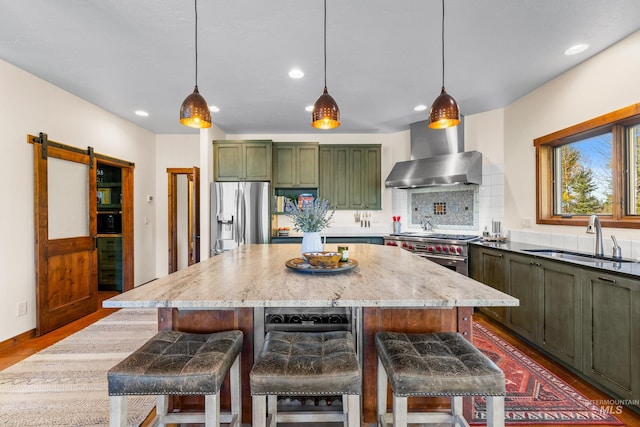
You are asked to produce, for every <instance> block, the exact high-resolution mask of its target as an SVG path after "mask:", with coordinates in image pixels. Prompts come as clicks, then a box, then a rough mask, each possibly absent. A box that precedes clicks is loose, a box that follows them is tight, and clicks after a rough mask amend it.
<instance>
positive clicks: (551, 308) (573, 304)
mask: <svg viewBox="0 0 640 427" xmlns="http://www.w3.org/2000/svg"><path fill="white" fill-rule="evenodd" d="M539 263H540V264H539V265H540V267H539V268H541V269H542V277H543V278H542V288H543V289H542V293H543V295H544V301H543V302H542V308H543V311H542V324H541V325H539V328H540V335H539V337H538V338H539V345H540V347H541V348H542V349H543V350H546V351H547V352H549V353H551V354H552V355H554V356H555V357H557V358H558V359H559V360H561V361H563V362H565V363H566V364H568V365H570V366H573V367H575V368H578V369H580V367H581V366H582V311H581V308H582V288H581V283H580V277H581V276H580V271H581V269H580V267H577V266H573V265H571V264H567V263H561V262H553V261H545V260H541V261H539Z"/></svg>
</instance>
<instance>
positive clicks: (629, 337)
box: [582, 270, 640, 401]
mask: <svg viewBox="0 0 640 427" xmlns="http://www.w3.org/2000/svg"><path fill="white" fill-rule="evenodd" d="M582 290H583V306H582V309H583V311H582V313H583V322H582V325H583V339H584V342H583V344H584V345H583V358H584V360H583V369H582V371H583V373H584V374H585V375H587V376H588V377H589V378H591V379H593V380H594V381H596V382H597V383H598V384H601V385H602V386H604V387H605V388H607V389H609V390H610V391H612V392H614V393H615V394H616V395H618V396H620V397H621V398H623V399H632V400H635V401H638V399H640V356H639V355H640V283H639V282H638V281H637V280H633V279H630V278H626V277H622V276H614V275H609V274H602V273H599V272H596V271H590V270H583V272H582Z"/></svg>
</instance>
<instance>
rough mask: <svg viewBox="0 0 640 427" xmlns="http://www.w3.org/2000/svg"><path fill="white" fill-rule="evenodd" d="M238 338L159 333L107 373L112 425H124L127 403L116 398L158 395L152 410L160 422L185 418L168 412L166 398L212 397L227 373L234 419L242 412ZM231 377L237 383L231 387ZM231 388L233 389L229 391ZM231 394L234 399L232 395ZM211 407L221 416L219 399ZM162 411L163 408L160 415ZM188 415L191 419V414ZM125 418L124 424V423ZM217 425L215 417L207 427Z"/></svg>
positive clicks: (233, 335) (231, 334) (233, 334)
mask: <svg viewBox="0 0 640 427" xmlns="http://www.w3.org/2000/svg"><path fill="white" fill-rule="evenodd" d="M242 338H243V337H242V331H224V332H217V333H211V334H193V333H186V332H178V331H161V332H158V333H157V334H156V335H155V336H153V337H152V338H151V339H150V340H149V341H147V342H146V343H145V344H144V345H143V346H142V347H140V348H139V349H138V350H136V351H135V352H133V353H132V354H131V355H129V356H128V357H127V358H126V359H124V360H123V361H122V362H120V363H118V364H117V365H116V366H114V367H113V368H111V369H110V370H109V372H108V373H107V380H108V383H109V395H110V396H111V405H112V411H111V425H123V424H121V423H122V422H124V423H125V424H124V425H126V400H122V399H118V397H120V396H128V395H158V396H162V397H160V398H159V400H158V408H156V411H157V412H158V419H159V421H160V423H161V424H164V422H167V421H168V420H169V419H170V418H171V419H173V418H172V417H173V416H174V415H183V414H166V406H167V399H166V396H168V395H205V396H216V395H217V393H218V392H219V390H220V387H221V385H222V383H223V381H224V379H225V377H226V376H227V374H228V373H229V372H230V371H231V372H232V375H233V378H232V390H231V394H232V414H233V415H235V416H236V418H237V417H238V416H240V414H241V411H240V406H239V405H240V403H239V401H240V400H241V399H240V388H239V371H240V369H239V365H240V362H239V356H240V352H241V350H242ZM232 367H233V368H234V369H233V370H232ZM234 379H235V382H236V383H237V384H233V382H234ZM234 388H236V389H237V390H233V389H234ZM234 392H235V394H237V396H234ZM208 403H209V402H208V401H207V399H205V404H206V406H209V405H208ZM213 403H214V404H215V405H217V412H216V413H219V412H220V408H219V405H220V402H219V400H218V399H217V398H216V399H215V401H214V402H213ZM122 406H124V408H122ZM162 407H165V410H164V411H163V410H162ZM205 411H206V412H207V413H209V411H216V408H208V407H205ZM123 412H124V415H123ZM212 413H213V412H212ZM184 415H185V416H186V415H187V414H184ZM214 415H215V414H214ZM189 417H191V418H194V417H193V416H192V415H191V414H189ZM200 417H202V415H200ZM123 418H124V421H122V419H123ZM205 418H207V417H204V418H202V419H203V421H198V422H204V421H205ZM232 418H233V417H232ZM194 419H195V418H194ZM209 421H211V420H210V419H209V420H207V425H209ZM183 422H196V421H183ZM219 422H220V420H219V419H216V420H214V424H211V425H219Z"/></svg>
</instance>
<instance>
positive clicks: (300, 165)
mask: <svg viewBox="0 0 640 427" xmlns="http://www.w3.org/2000/svg"><path fill="white" fill-rule="evenodd" d="M318 151H319V146H318V143H317V142H286V143H283V142H276V143H274V144H273V186H274V187H275V188H295V187H300V188H318V181H319V179H318Z"/></svg>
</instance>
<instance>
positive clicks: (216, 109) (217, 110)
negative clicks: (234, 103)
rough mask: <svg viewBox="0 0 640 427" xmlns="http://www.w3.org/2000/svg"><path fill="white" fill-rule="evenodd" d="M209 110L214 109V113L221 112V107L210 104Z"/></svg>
mask: <svg viewBox="0 0 640 427" xmlns="http://www.w3.org/2000/svg"><path fill="white" fill-rule="evenodd" d="M209 111H213V112H214V113H218V112H220V109H219V108H218V107H216V106H215V105H209Z"/></svg>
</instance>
